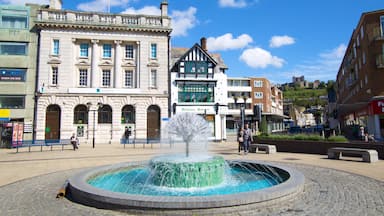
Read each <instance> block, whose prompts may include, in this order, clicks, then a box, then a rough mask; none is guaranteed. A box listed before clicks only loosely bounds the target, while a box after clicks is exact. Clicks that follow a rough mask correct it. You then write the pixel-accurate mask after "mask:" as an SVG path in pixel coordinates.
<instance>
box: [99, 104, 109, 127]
mask: <svg viewBox="0 0 384 216" xmlns="http://www.w3.org/2000/svg"><path fill="white" fill-rule="evenodd" d="M98 123H112V108H111V107H110V106H109V105H103V107H101V108H100V109H99V111H98Z"/></svg>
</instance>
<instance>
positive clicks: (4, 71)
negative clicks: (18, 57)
mask: <svg viewBox="0 0 384 216" xmlns="http://www.w3.org/2000/svg"><path fill="white" fill-rule="evenodd" d="M26 72H27V70H26V69H18V68H0V81H12V82H24V81H25V75H26Z"/></svg>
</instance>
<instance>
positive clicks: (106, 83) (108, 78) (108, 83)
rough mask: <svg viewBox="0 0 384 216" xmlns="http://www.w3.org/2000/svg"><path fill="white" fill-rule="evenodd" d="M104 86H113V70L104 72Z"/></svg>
mask: <svg viewBox="0 0 384 216" xmlns="http://www.w3.org/2000/svg"><path fill="white" fill-rule="evenodd" d="M102 86H103V87H110V86H111V70H109V69H106V70H103V77H102Z"/></svg>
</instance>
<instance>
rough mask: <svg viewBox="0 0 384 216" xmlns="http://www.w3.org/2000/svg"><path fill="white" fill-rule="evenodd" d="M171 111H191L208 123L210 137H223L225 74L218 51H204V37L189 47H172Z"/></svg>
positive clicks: (225, 98) (224, 128)
mask: <svg viewBox="0 0 384 216" xmlns="http://www.w3.org/2000/svg"><path fill="white" fill-rule="evenodd" d="M171 56H172V66H171V107H172V115H175V114H178V113H182V112H192V113H196V114H198V115H201V116H203V117H204V118H205V119H206V120H207V121H208V123H209V124H210V126H211V129H212V136H211V137H210V139H211V140H215V141H220V140H225V139H227V135H226V115H227V75H226V74H225V70H226V69H227V66H226V65H225V64H224V61H223V60H222V58H221V56H220V55H219V54H212V53H208V50H207V46H206V39H205V38H202V39H201V44H200V45H199V44H197V43H196V44H195V45H194V46H193V47H192V48H190V49H187V48H172V54H171Z"/></svg>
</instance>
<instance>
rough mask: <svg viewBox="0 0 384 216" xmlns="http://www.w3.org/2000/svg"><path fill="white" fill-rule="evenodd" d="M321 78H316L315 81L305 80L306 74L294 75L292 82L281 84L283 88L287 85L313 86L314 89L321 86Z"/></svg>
mask: <svg viewBox="0 0 384 216" xmlns="http://www.w3.org/2000/svg"><path fill="white" fill-rule="evenodd" d="M320 83H321V82H320V80H315V81H313V82H308V81H307V80H305V78H304V76H299V77H295V76H293V77H292V82H291V83H285V84H282V85H281V88H282V89H285V88H287V87H299V88H312V89H318V88H319V87H320Z"/></svg>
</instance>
